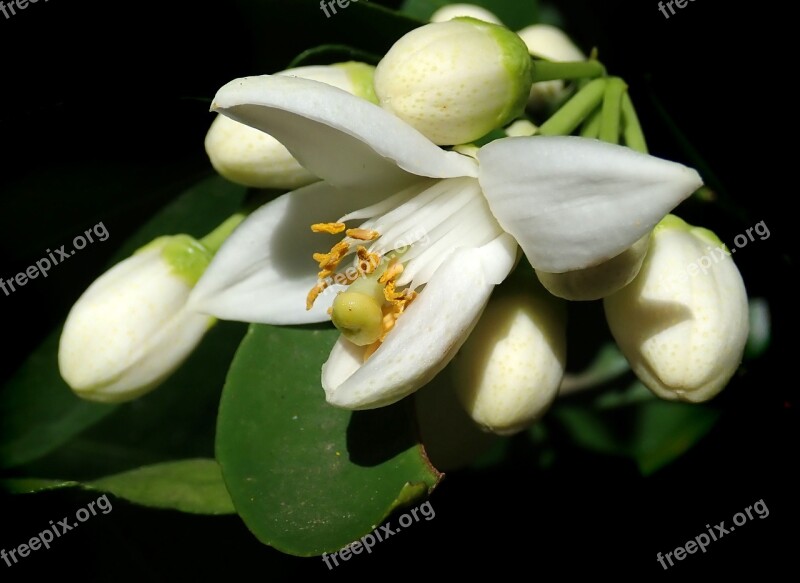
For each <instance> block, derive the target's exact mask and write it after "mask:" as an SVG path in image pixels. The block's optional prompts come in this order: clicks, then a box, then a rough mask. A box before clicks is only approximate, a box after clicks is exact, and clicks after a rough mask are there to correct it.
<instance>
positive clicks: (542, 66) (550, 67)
mask: <svg viewBox="0 0 800 583" xmlns="http://www.w3.org/2000/svg"><path fill="white" fill-rule="evenodd" d="M605 74H606V68H605V67H604V66H603V64H602V63H601V62H600V61H593V60H588V61H569V62H565V63H555V62H553V61H545V60H541V59H533V82H534V83H540V82H542V81H554V80H556V79H564V80H567V81H572V80H574V79H585V78H588V79H595V78H597V77H603V76H604V75H605Z"/></svg>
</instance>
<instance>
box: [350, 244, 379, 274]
mask: <svg viewBox="0 0 800 583" xmlns="http://www.w3.org/2000/svg"><path fill="white" fill-rule="evenodd" d="M356 254H357V255H358V271H359V273H361V274H362V275H369V274H370V273H372V272H373V271H375V269H376V268H377V267H378V265H379V264H380V262H381V256H380V255H378V254H377V253H370V252H369V251H367V248H366V247H362V246H361V245H359V246H358V248H357V249H356ZM381 283H383V282H381Z"/></svg>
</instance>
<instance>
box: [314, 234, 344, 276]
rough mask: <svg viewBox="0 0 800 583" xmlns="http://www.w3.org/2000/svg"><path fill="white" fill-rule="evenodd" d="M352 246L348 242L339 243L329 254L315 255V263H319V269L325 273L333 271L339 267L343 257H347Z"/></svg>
mask: <svg viewBox="0 0 800 583" xmlns="http://www.w3.org/2000/svg"><path fill="white" fill-rule="evenodd" d="M349 250H350V244H349V243H347V242H346V241H339V242H338V243H336V245H334V246H333V248H332V249H331V250H330V251H329V252H328V253H314V255H313V256H312V257H313V258H314V261H316V262H317V263H319V268H320V269H322V270H323V271H325V270H328V271H333V270H335V269H336V268H337V267H338V266H339V262H340V261H341V260H342V257H344V256H345V255H347V252H348V251H349Z"/></svg>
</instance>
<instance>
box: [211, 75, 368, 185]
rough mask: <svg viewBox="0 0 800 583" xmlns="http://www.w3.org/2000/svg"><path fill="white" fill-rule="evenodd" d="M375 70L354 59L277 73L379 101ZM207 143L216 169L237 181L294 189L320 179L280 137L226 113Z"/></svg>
mask: <svg viewBox="0 0 800 583" xmlns="http://www.w3.org/2000/svg"><path fill="white" fill-rule="evenodd" d="M374 71H375V68H374V67H371V66H370V65H365V64H363V63H355V62H350V63H338V64H335V65H328V66H313V67H298V68H296V69H288V70H286V71H281V72H280V73H276V74H277V75H286V76H294V77H301V78H303V79H311V80H312V81H319V82H320V83H326V84H328V85H333V86H334V87H338V88H339V89H342V90H344V91H347V92H348V93H351V94H353V95H356V96H358V97H361V98H363V99H367V100H368V101H372V102H373V103H377V102H378V100H377V98H376V97H375V92H374V89H373V88H372V78H373V73H374ZM205 147H206V153H207V154H208V157H209V159H210V160H211V165H212V166H214V169H215V170H216V171H217V172H219V173H220V174H221V175H222V176H224V177H225V178H227V179H228V180H230V181H231V182H235V183H237V184H242V185H244V186H251V187H254V188H278V189H290V190H291V189H295V188H299V187H301V186H305V185H307V184H311V183H312V182H315V181H316V180H317V178H316V177H315V176H314V175H313V174H311V173H310V172H309V171H308V170H306V169H305V168H303V167H302V166H300V163H299V162H298V161H297V160H295V159H294V156H292V155H291V154H290V153H289V150H287V149H286V148H285V147H284V146H283V144H281V143H280V142H279V141H278V140H276V139H275V138H273V137H272V136H270V135H269V134H266V133H264V132H262V131H261V130H257V129H254V128H251V127H250V126H247V125H244V124H242V123H239V122H238V121H234V120H232V119H230V118H229V117H226V116H224V115H217V117H216V119H215V120H214V121H213V123H212V124H211V127H210V128H209V130H208V133H207V134H206V141H205Z"/></svg>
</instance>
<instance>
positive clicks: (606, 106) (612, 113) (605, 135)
mask: <svg viewBox="0 0 800 583" xmlns="http://www.w3.org/2000/svg"><path fill="white" fill-rule="evenodd" d="M627 90H628V86H627V85H626V84H625V81H623V80H622V79H620V78H619V77H611V78H609V79H608V82H607V83H606V88H605V94H604V95H603V111H602V114H601V116H600V134H599V136H598V137H599V138H600V139H601V140H603V141H604V142H608V143H609V144H618V143H619V131H620V114H621V111H622V96H623V94H625V93H626V92H627Z"/></svg>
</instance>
